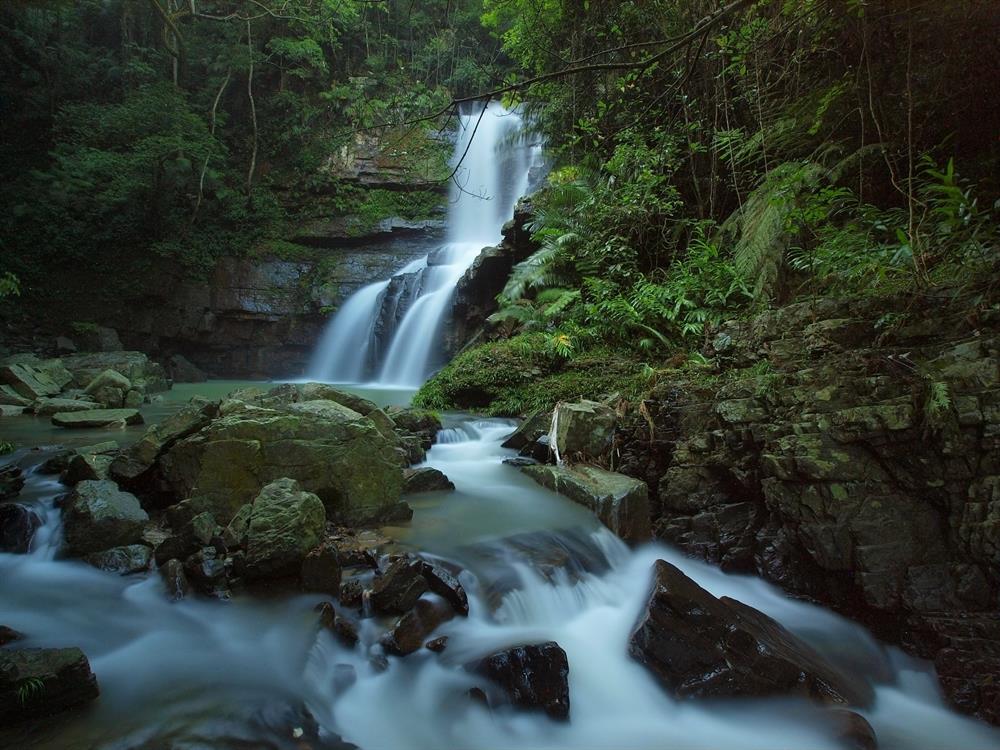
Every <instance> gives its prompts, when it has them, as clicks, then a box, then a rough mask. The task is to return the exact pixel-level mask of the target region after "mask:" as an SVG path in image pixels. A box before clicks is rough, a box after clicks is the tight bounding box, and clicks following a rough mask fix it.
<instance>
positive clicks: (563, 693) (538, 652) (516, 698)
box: [475, 641, 569, 721]
mask: <svg viewBox="0 0 1000 750" xmlns="http://www.w3.org/2000/svg"><path fill="white" fill-rule="evenodd" d="M475 671H477V672H479V673H480V674H482V675H483V676H485V677H487V678H489V679H490V680H491V681H492V682H494V683H496V684H497V685H498V686H499V687H500V688H502V689H503V691H504V693H505V694H506V696H507V698H508V700H510V702H511V703H513V704H514V705H515V706H520V707H522V708H539V709H541V710H543V711H545V713H546V714H548V716H549V717H550V718H553V719H557V720H561V721H566V720H568V719H569V661H568V659H567V658H566V652H565V651H563V650H562V648H560V647H559V644H558V643H555V642H554V641H549V642H548V643H541V644H538V645H528V646H515V647H513V648H509V649H506V650H504V651H499V652H497V653H495V654H493V655H491V656H488V657H486V658H485V659H483V660H482V661H481V662H480V663H479V665H478V666H477V667H476V670H475Z"/></svg>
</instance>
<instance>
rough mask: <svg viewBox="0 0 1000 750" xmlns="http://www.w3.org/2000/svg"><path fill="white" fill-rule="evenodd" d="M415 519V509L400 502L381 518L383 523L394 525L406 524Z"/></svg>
mask: <svg viewBox="0 0 1000 750" xmlns="http://www.w3.org/2000/svg"><path fill="white" fill-rule="evenodd" d="M412 518H413V507H412V506H411V505H410V504H409V503H407V502H405V501H403V500H400V501H399V502H398V503H396V504H395V505H392V506H390V507H389V508H387V509H386V510H385V511H384V512H383V513H382V514H381V517H380V518H379V521H380V522H381V523H385V524H392V523H405V522H407V521H409V520H411V519H412Z"/></svg>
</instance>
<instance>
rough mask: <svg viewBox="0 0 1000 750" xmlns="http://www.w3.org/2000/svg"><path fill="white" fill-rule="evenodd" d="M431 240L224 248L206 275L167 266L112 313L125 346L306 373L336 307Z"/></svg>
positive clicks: (218, 365)
mask: <svg viewBox="0 0 1000 750" xmlns="http://www.w3.org/2000/svg"><path fill="white" fill-rule="evenodd" d="M433 242H434V239H433V236H423V237H408V238H406V239H400V238H396V239H393V238H390V239H388V240H378V239H374V238H370V241H369V242H368V243H367V244H359V243H354V244H346V245H341V246H339V247H328V248H325V249H323V250H322V251H316V252H315V253H313V254H312V256H311V257H310V259H308V260H300V261H288V260H279V259H270V260H257V259H250V258H232V257H227V258H222V259H220V260H219V262H218V263H217V264H216V266H215V268H214V270H213V271H212V273H211V275H210V276H209V277H208V278H207V279H204V280H202V279H192V278H190V277H189V276H186V275H184V274H182V273H180V272H179V271H176V270H175V271H174V272H173V273H171V271H170V269H162V272H160V273H156V274H151V275H150V277H149V278H147V279H146V280H142V281H141V282H140V283H141V288H142V293H141V294H140V295H139V296H138V298H137V299H136V300H135V301H134V303H133V302H130V304H128V305H127V306H123V307H122V309H121V310H120V311H117V312H116V313H115V314H113V315H112V316H111V317H109V318H107V319H106V322H107V323H108V324H110V325H112V326H114V327H115V328H116V329H117V331H118V334H119V336H120V337H121V339H122V341H123V343H124V344H125V346H126V347H128V348H134V349H141V350H143V351H146V352H149V353H150V354H152V355H153V356H155V357H158V358H160V359H163V360H166V359H167V358H169V357H170V356H171V355H173V354H181V355H183V356H185V357H187V358H188V359H189V360H191V361H192V362H193V363H194V364H196V365H197V366H198V367H200V368H201V369H202V370H204V371H205V372H207V373H208V374H210V375H213V376H218V377H235V378H240V377H245V378H261V377H265V378H266V377H282V376H284V377H287V376H294V375H299V374H302V373H303V372H304V371H305V367H306V365H307V363H308V361H309V357H310V355H311V353H312V350H313V347H314V346H315V343H316V340H317V339H318V338H319V336H320V334H321V333H322V330H323V327H324V326H325V325H326V322H327V321H328V320H329V318H330V316H331V315H332V314H333V312H334V311H335V310H336V308H338V307H339V306H340V305H341V304H343V302H344V301H345V300H346V299H347V298H348V297H350V296H351V294H353V293H354V292H355V291H357V290H358V289H359V288H360V287H362V286H364V285H365V284H369V283H371V282H372V281H374V280H377V279H380V278H385V277H387V276H389V275H390V274H392V273H393V272H394V271H395V270H398V268H399V266H401V265H403V264H405V263H407V262H408V261H409V260H412V259H414V258H416V257H419V256H421V255H423V254H425V253H426V252H427V249H428V246H429V245H430V243H433Z"/></svg>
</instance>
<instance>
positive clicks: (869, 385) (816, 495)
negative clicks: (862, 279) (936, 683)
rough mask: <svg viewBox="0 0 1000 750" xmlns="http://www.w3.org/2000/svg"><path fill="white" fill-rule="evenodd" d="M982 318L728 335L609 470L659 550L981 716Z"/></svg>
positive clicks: (997, 539) (992, 494)
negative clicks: (863, 648)
mask: <svg viewBox="0 0 1000 750" xmlns="http://www.w3.org/2000/svg"><path fill="white" fill-rule="evenodd" d="M887 311H888V312H887ZM998 323H1000V312H998V309H997V306H996V305H993V306H992V307H989V306H986V305H981V306H980V308H979V312H978V313H974V314H973V315H971V316H970V315H969V314H968V307H967V306H966V307H964V308H963V309H962V310H961V311H959V310H958V309H957V307H956V309H955V310H954V311H952V310H950V309H948V308H947V307H943V306H941V304H940V302H939V301H937V300H934V299H932V298H930V297H928V298H925V299H919V300H913V299H909V300H897V301H894V302H890V303H889V304H888V305H887V303H886V302H885V301H884V300H883V301H880V302H864V301H861V302H859V301H850V302H841V301H835V300H830V299H820V300H817V301H814V302H804V303H801V304H796V305H792V306H790V307H786V308H783V309H778V310H775V311H770V312H767V313H765V314H763V315H761V316H759V317H757V318H756V319H755V320H753V321H752V322H747V323H730V324H727V325H725V326H723V327H722V329H721V330H720V331H719V332H718V333H717V335H715V336H714V340H713V341H712V344H711V345H710V346H709V347H708V348H707V350H706V351H705V354H707V355H709V356H710V357H711V358H713V361H714V362H715V367H714V368H706V369H705V370H704V371H702V372H692V371H686V372H685V371H677V374H676V376H674V375H671V374H667V375H666V376H665V377H664V378H663V379H662V380H661V384H660V385H659V386H658V387H657V389H656V390H655V391H654V394H655V395H654V398H652V399H651V400H649V401H648V402H646V403H645V404H644V409H643V412H644V413H645V418H643V419H637V421H636V424H635V428H634V430H633V431H632V432H631V433H630V434H629V435H628V436H626V438H625V439H624V441H623V442H622V445H621V461H622V462H621V465H620V469H621V470H622V471H624V472H625V473H629V474H633V475H635V476H637V477H639V478H642V479H644V480H646V481H647V482H648V483H649V485H650V489H651V498H652V499H653V506H654V509H653V513H654V522H655V529H656V534H657V535H658V536H659V537H660V538H662V539H664V540H666V541H668V542H670V543H672V544H675V545H677V546H679V547H680V548H682V549H684V550H685V551H686V552H689V553H690V554H692V555H695V556H698V557H702V558H705V559H706V560H709V561H711V562H714V563H718V564H720V565H722V566H723V567H724V568H725V569H728V570H732V571H750V572H755V573H757V574H760V575H762V576H764V577H765V578H768V579H769V580H771V581H774V582H775V583H778V584H780V585H781V586H782V587H784V588H785V589H787V590H789V591H791V592H793V593H797V594H801V595H803V596H806V597H809V598H812V599H815V600H817V601H821V602H823V603H826V604H830V605H832V606H834V607H835V608H837V609H839V610H841V611H842V612H845V613H846V614H848V615H850V616H852V617H855V618H858V619H860V620H862V621H864V622H866V623H868V624H869V625H870V626H872V627H873V628H874V629H875V631H876V632H877V633H878V634H879V635H881V636H882V637H884V638H888V639H890V640H892V641H895V642H898V643H902V644H903V645H904V646H905V647H906V648H908V649H909V650H910V651H912V652H914V653H916V654H918V655H920V656H922V657H925V658H928V659H931V660H932V661H933V662H934V663H935V665H936V666H937V668H938V671H939V674H940V675H941V680H942V684H943V685H944V688H945V690H946V692H947V693H948V695H949V696H950V698H951V699H952V700H953V701H954V703H955V704H956V705H957V706H958V707H959V708H961V709H963V710H965V711H967V712H969V713H972V714H975V715H978V716H980V717H983V718H986V719H988V720H990V721H993V722H996V721H998V720H1000V687H997V686H998V685H1000V649H998V648H997V646H996V644H997V643H998V642H1000V616H998V615H997V596H998V589H1000V567H998V563H1000V371H998V366H1000V365H998V350H1000V336H998V335H997V330H998Z"/></svg>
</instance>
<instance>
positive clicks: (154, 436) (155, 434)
mask: <svg viewBox="0 0 1000 750" xmlns="http://www.w3.org/2000/svg"><path fill="white" fill-rule="evenodd" d="M217 411H218V409H217V406H216V405H215V404H214V403H210V404H206V405H203V406H200V405H196V404H191V405H189V406H185V407H184V408H183V409H181V410H179V411H177V412H174V413H173V414H171V415H170V416H168V417H167V418H166V419H164V420H163V421H162V422H159V423H158V424H155V425H153V426H152V427H150V428H149V429H148V430H146V433H145V434H144V435H143V436H142V437H141V438H139V440H137V441H136V442H135V443H134V444H133V445H131V446H130V447H129V448H128V450H126V451H124V452H123V453H122V454H121V455H120V456H119V457H118V458H117V459H115V461H114V463H113V464H112V465H111V469H110V474H111V478H112V479H114V480H116V481H118V482H119V483H123V484H125V485H128V486H130V484H131V483H132V482H133V481H135V480H136V479H138V478H139V477H140V476H141V475H143V474H144V473H145V472H147V471H149V470H150V469H151V468H152V467H153V464H154V463H155V462H156V459H157V458H158V457H159V456H160V454H161V453H163V451H164V450H166V449H167V448H169V447H170V446H172V445H173V444H174V443H176V442H177V441H178V440H181V439H182V438H185V437H187V436H188V435H192V434H194V433H195V432H197V431H198V430H200V429H201V428H202V427H204V426H206V425H207V424H208V423H209V421H211V418H212V416H214V415H215V414H216V413H217Z"/></svg>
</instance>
